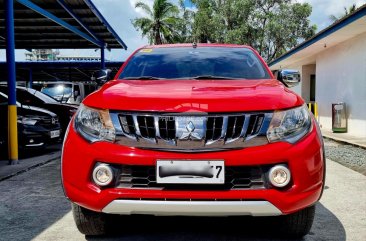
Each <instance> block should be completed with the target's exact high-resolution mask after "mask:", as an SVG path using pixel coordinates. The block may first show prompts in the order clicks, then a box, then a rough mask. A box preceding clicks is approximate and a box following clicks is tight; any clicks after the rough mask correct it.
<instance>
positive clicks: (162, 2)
mask: <svg viewBox="0 0 366 241" xmlns="http://www.w3.org/2000/svg"><path fill="white" fill-rule="evenodd" d="M135 8H141V9H142V10H143V11H144V12H145V13H146V15H147V17H141V18H136V19H134V20H132V24H133V26H134V27H135V28H136V29H137V30H139V31H141V32H142V36H143V37H147V38H148V40H149V42H150V44H163V43H173V42H175V41H177V40H178V37H177V36H178V35H179V33H178V32H177V26H178V25H179V22H180V18H179V17H178V15H179V10H178V7H177V6H176V5H174V4H172V3H171V2H169V1H168V0H155V1H154V5H153V8H152V9H151V8H150V7H149V6H148V5H147V4H146V3H144V2H138V3H136V5H135Z"/></svg>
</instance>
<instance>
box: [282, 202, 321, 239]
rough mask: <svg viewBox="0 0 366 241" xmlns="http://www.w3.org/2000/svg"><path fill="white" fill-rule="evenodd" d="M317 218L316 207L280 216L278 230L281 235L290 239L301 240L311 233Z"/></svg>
mask: <svg viewBox="0 0 366 241" xmlns="http://www.w3.org/2000/svg"><path fill="white" fill-rule="evenodd" d="M314 216H315V205H313V206H310V207H307V208H305V209H303V210H300V211H298V212H296V213H292V214H289V215H284V216H279V217H277V218H278V220H277V221H278V223H277V225H278V228H279V230H280V231H281V233H282V234H283V235H284V236H286V237H290V238H301V237H303V236H305V235H306V234H308V233H309V231H310V229H311V226H312V225H313V221H314Z"/></svg>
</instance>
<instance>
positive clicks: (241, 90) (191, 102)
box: [83, 80, 304, 112]
mask: <svg viewBox="0 0 366 241" xmlns="http://www.w3.org/2000/svg"><path fill="white" fill-rule="evenodd" d="M83 103H84V104H85V105H87V106H90V107H95V108H101V109H111V110H124V111H161V112H239V111H264V110H276V109H286V108H292V107H295V106H299V105H302V104H303V103H304V101H303V100H302V99H301V98H300V97H299V96H298V95H296V94H295V93H294V92H292V91H291V90H289V89H287V88H286V87H285V86H283V85H282V84H281V83H280V82H278V81H277V80H114V81H110V82H108V83H107V84H105V85H104V86H103V87H102V88H101V89H100V90H98V91H97V92H95V93H93V94H91V95H90V96H88V97H87V98H86V99H85V100H84V102H83Z"/></svg>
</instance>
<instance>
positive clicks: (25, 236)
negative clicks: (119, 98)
mask: <svg viewBox="0 0 366 241" xmlns="http://www.w3.org/2000/svg"><path fill="white" fill-rule="evenodd" d="M327 164H328V166H327V182H326V190H325V192H324V195H323V198H322V200H321V202H320V203H319V204H318V205H317V213H316V218H315V223H314V225H313V228H312V230H311V233H310V234H309V235H307V236H306V237H305V239H304V240H316V241H319V240H331V241H334V240H340V241H343V240H352V241H357V240H360V241H364V240H366V176H364V175H361V174H359V173H357V172H355V171H352V170H351V169H348V168H346V167H344V166H342V165H340V164H338V163H335V162H333V161H330V160H328V163H327ZM0 194H1V195H0V240H154V241H156V240H159V241H161V240H175V241H178V240H190V241H193V240H278V238H275V237H274V235H273V233H271V232H268V231H267V229H268V226H266V224H265V219H258V218H255V219H254V218H251V217H246V218H243V217H240V218H190V217H180V218H178V217H138V218H127V219H120V218H118V219H116V220H115V226H116V227H115V234H114V235H112V236H108V237H86V236H84V235H82V234H80V233H79V232H78V231H77V229H76V227H75V225H74V221H73V218H72V214H71V212H70V204H69V203H68V201H67V200H66V198H65V197H64V196H63V192H62V189H61V184H60V161H59V160H57V161H53V162H51V163H48V164H46V165H44V166H41V167H38V168H36V169H33V170H31V171H28V172H26V173H23V174H21V175H18V176H15V177H13V178H10V179H7V180H5V181H2V182H0Z"/></svg>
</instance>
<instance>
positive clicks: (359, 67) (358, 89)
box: [316, 33, 366, 137]
mask: <svg viewBox="0 0 366 241" xmlns="http://www.w3.org/2000/svg"><path fill="white" fill-rule="evenodd" d="M316 101H317V102H318V105H319V123H320V125H321V127H322V128H326V129H331V128H332V110H331V104H332V103H336V102H345V103H346V105H347V112H348V113H347V117H348V133H349V134H351V135H354V136H358V137H366V33H365V34H362V35H359V36H357V37H355V38H353V39H350V40H348V41H346V42H344V43H341V44H339V45H337V46H335V47H332V48H329V49H328V50H326V51H323V52H321V53H320V54H319V55H318V56H317V59H316Z"/></svg>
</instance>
